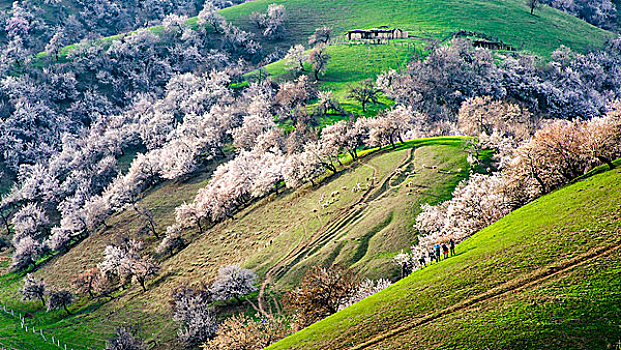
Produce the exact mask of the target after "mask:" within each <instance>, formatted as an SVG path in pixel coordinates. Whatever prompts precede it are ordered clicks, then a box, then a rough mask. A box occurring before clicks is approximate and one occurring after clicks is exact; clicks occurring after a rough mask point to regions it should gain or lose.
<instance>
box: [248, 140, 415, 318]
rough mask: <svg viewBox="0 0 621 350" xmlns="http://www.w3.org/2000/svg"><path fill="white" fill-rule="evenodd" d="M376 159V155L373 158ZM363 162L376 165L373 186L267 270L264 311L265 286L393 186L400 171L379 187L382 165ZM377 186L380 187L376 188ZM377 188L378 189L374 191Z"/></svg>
mask: <svg viewBox="0 0 621 350" xmlns="http://www.w3.org/2000/svg"><path fill="white" fill-rule="evenodd" d="M415 150H416V149H415V148H412V149H411V151H410V152H408V153H409V154H408V156H407V157H406V159H405V160H404V161H402V162H401V163H400V164H399V165H398V166H397V167H396V168H395V170H396V169H400V168H402V167H404V166H405V165H407V164H408V163H409V162H411V161H412V159H413V157H414V152H415ZM371 159H372V158H371ZM362 166H365V167H370V168H372V169H373V175H372V178H371V184H370V186H369V188H368V189H367V190H366V191H365V192H364V193H363V194H362V196H361V197H360V199H359V200H358V201H356V202H355V203H354V204H352V205H350V206H349V207H347V208H343V209H341V212H340V213H339V214H338V215H337V216H335V217H333V218H332V219H330V220H329V221H328V222H327V223H326V224H325V225H323V226H322V227H321V228H320V229H319V230H317V231H316V232H315V233H313V234H312V235H311V236H310V237H309V238H307V239H306V240H304V241H303V242H301V243H300V244H298V246H297V247H296V248H294V249H293V250H292V251H290V252H289V253H287V255H285V256H284V257H283V258H281V259H280V260H279V261H278V262H277V263H276V264H275V265H274V266H272V267H271V268H270V269H269V270H268V271H267V272H266V274H265V278H264V279H263V282H262V283H261V286H260V288H259V296H258V308H259V311H260V312H261V313H263V314H264V315H268V312H267V310H266V308H265V306H266V300H265V290H266V288H267V286H268V285H269V284H270V283H272V282H273V279H274V278H275V277H277V276H278V275H279V274H280V273H281V272H282V271H286V270H287V268H288V267H291V266H293V265H295V264H297V263H298V262H299V261H301V260H302V259H303V258H304V257H306V256H308V255H310V254H312V253H313V252H314V251H315V250H316V249H319V248H320V247H321V246H322V245H323V244H324V243H326V242H327V241H329V240H330V239H331V238H332V237H333V235H334V234H335V233H338V232H339V231H340V230H341V229H342V228H344V227H345V226H347V225H348V224H350V223H351V222H353V221H354V220H356V219H358V218H359V217H361V216H362V215H363V214H364V211H366V210H367V208H368V207H369V203H371V202H373V201H375V200H378V199H380V198H382V197H383V195H384V194H385V193H386V191H387V189H388V188H389V184H390V181H391V180H392V179H393V177H394V176H395V175H396V173H395V172H394V171H393V172H392V173H391V174H390V175H388V176H387V177H386V179H385V180H384V181H382V183H381V185H380V186H379V188H377V187H376V183H375V182H376V178H377V175H378V169H377V168H376V167H374V166H373V165H371V164H369V163H368V162H366V163H363V164H362ZM376 188H377V190H376ZM374 190H375V191H374Z"/></svg>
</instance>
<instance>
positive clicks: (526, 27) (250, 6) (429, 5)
mask: <svg viewBox="0 0 621 350" xmlns="http://www.w3.org/2000/svg"><path fill="white" fill-rule="evenodd" d="M271 3H276V4H283V5H285V8H286V9H287V13H288V21H287V26H286V28H287V30H288V35H287V39H286V40H285V43H284V44H288V45H290V44H292V43H294V42H295V43H299V42H301V41H303V40H304V38H306V37H308V36H309V35H310V34H311V33H312V32H313V31H314V29H315V28H317V27H319V26H321V25H328V26H331V27H333V28H334V31H335V34H337V35H341V34H343V33H344V32H346V31H347V30H350V29H357V28H370V27H375V26H379V25H390V26H394V27H400V28H403V29H404V30H408V31H410V32H412V34H415V35H419V36H426V37H436V38H443V37H444V36H446V35H448V34H450V33H451V32H454V31H456V30H460V29H465V30H475V31H480V32H484V33H487V34H489V35H492V36H496V37H498V38H500V39H502V40H503V41H505V42H507V43H509V44H511V45H513V46H514V47H517V48H523V49H525V50H528V51H531V52H533V53H536V54H542V55H547V54H549V53H550V52H551V51H553V50H555V49H556V48H557V47H558V46H559V45H560V44H565V45H567V46H570V47H572V48H574V49H577V50H583V49H585V48H587V47H588V46H599V45H601V44H602V43H603V41H604V40H605V38H607V37H609V36H610V34H609V33H607V32H606V31H603V30H601V29H598V28H596V27H593V26H591V25H589V24H587V23H585V22H583V21H581V20H579V19H577V18H574V17H572V16H569V15H567V14H565V13H562V12H560V11H557V10H555V9H552V8H550V7H542V9H541V10H540V11H538V12H537V13H536V15H535V16H531V15H530V13H529V11H528V8H527V6H526V3H525V2H524V1H521V0H473V1H460V0H417V1H409V0H392V1H381V0H359V1H354V0H316V1H308V0H254V1H251V2H248V3H245V4H242V5H240V6H235V7H231V8H228V9H224V10H222V14H223V15H225V16H226V17H227V18H228V19H229V20H232V21H233V23H235V24H236V25H239V26H240V27H242V28H244V29H249V30H250V29H251V25H250V24H249V23H248V21H246V16H247V15H249V14H250V13H251V12H253V11H265V9H266V8H267V5H268V4H271Z"/></svg>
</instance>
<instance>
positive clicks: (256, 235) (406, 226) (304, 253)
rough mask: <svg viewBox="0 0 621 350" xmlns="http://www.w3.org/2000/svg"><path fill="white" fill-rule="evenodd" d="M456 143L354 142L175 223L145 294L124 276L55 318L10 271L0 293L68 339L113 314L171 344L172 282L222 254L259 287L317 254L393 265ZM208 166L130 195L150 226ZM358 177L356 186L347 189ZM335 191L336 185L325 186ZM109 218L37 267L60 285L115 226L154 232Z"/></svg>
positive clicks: (199, 274)
mask: <svg viewBox="0 0 621 350" xmlns="http://www.w3.org/2000/svg"><path fill="white" fill-rule="evenodd" d="M464 144H465V142H464V139H461V138H435V139H422V140H413V141H409V142H407V143H406V144H404V145H401V146H399V147H398V148H397V149H396V150H390V149H387V150H382V151H379V152H378V151H377V150H368V151H364V152H363V154H364V156H363V158H362V159H361V161H360V162H358V163H354V164H350V165H347V166H346V168H345V169H344V170H343V171H341V172H340V173H339V174H337V175H335V176H332V177H329V178H326V179H324V180H323V181H322V183H321V184H320V185H318V186H317V187H312V186H305V187H303V188H301V189H299V190H297V191H287V192H284V193H281V194H280V195H278V196H275V195H274V194H273V195H271V196H269V197H268V198H265V199H263V200H260V201H258V202H256V203H253V204H252V205H251V206H249V207H248V208H246V209H244V210H243V211H242V212H240V213H238V214H237V215H235V219H234V220H227V221H225V222H222V223H220V224H218V225H216V226H214V227H212V228H210V229H209V230H208V231H207V232H205V233H204V234H203V235H199V234H198V232H196V230H189V231H187V232H186V233H185V238H186V240H187V241H188V242H190V244H189V246H188V247H186V248H185V249H184V250H182V251H181V252H180V253H178V254H176V255H174V256H173V257H171V258H166V259H164V258H161V257H160V261H161V264H162V274H161V276H160V277H159V278H158V279H157V280H156V281H154V282H153V283H152V284H151V285H150V286H149V291H148V292H147V293H142V292H141V291H140V290H139V288H134V287H132V288H130V289H128V290H126V291H123V292H121V293H120V294H119V295H118V296H116V297H115V298H114V299H112V300H109V301H108V300H107V299H106V298H104V299H101V300H97V301H86V300H82V301H81V302H79V303H78V304H77V305H76V307H75V308H74V309H72V311H73V312H74V313H75V314H76V315H75V316H70V317H68V318H64V319H63V316H64V314H63V312H62V311H61V312H52V313H45V312H43V311H42V310H41V308H40V304H37V303H23V302H21V301H19V297H18V296H17V294H18V289H19V287H20V285H21V278H20V276H16V275H15V274H5V275H2V276H0V303H2V304H6V305H7V306H10V307H12V308H14V309H16V310H19V311H20V312H26V311H28V312H31V313H32V314H33V315H34V318H33V320H32V321H29V322H31V323H32V324H33V325H35V326H36V327H37V329H39V328H44V329H45V330H46V332H48V333H54V334H56V335H57V336H58V337H60V338H61V339H64V340H65V341H66V342H67V343H69V345H71V346H73V347H74V349H76V350H77V349H80V348H82V347H85V346H101V345H103V342H104V340H105V339H106V338H107V337H109V336H110V335H111V333H112V332H113V330H114V328H115V327H116V326H118V325H121V324H124V325H129V326H133V325H140V327H139V330H140V336H141V337H142V338H144V339H146V340H155V341H156V342H157V344H159V346H158V347H157V348H158V349H169V348H170V346H174V345H175V342H174V340H173V339H174V337H175V332H176V326H175V324H174V323H173V322H172V320H171V319H170V314H169V306H168V300H169V297H170V293H171V291H172V289H174V288H176V287H177V286H179V285H180V284H183V283H196V282H198V281H207V282H210V281H211V280H212V279H213V278H214V277H215V274H216V272H217V269H218V268H219V267H220V266H222V265H226V264H230V263H241V264H243V265H244V266H246V267H248V268H251V269H253V270H254V271H256V272H257V273H258V274H259V275H260V276H261V277H262V280H263V279H266V280H268V282H269V283H266V284H265V285H262V286H261V287H262V288H263V289H264V290H265V291H266V292H267V293H268V294H270V293H272V292H274V293H277V292H278V291H282V290H286V289H288V288H290V287H291V285H292V284H295V283H297V281H299V278H300V276H301V275H302V274H303V273H304V271H305V270H306V269H307V268H308V267H309V266H313V265H315V264H319V263H326V262H339V263H342V264H345V265H348V266H352V267H354V268H355V269H357V270H358V271H360V272H361V273H362V274H363V275H364V276H368V277H371V278H379V277H392V276H395V275H396V274H398V268H397V267H396V266H395V265H394V264H393V263H392V256H394V255H395V254H397V253H399V252H400V251H402V250H407V249H409V247H410V245H411V244H412V242H413V240H414V239H415V232H414V230H413V228H412V224H413V220H414V217H415V215H416V213H417V212H418V211H419V210H420V205H421V204H422V203H428V202H429V203H436V202H438V201H440V200H444V199H447V198H449V196H450V194H451V192H452V190H453V189H454V187H455V186H456V185H457V183H458V182H459V181H461V180H462V179H464V178H465V177H466V176H467V174H468V169H469V168H468V163H467V162H466V154H465V152H464V151H463V147H464ZM344 162H345V163H346V164H347V162H348V160H347V159H344ZM423 165H425V166H423ZM432 166H436V167H437V169H433V168H432ZM397 169H401V170H402V171H397ZM209 174H210V170H209V169H205V171H203V172H201V173H200V174H198V175H197V176H195V177H193V178H190V179H188V180H186V181H180V182H168V183H164V184H162V185H160V186H157V187H155V188H153V189H151V190H149V191H147V192H146V193H145V196H144V198H143V199H142V200H141V201H140V202H139V205H142V206H145V207H147V208H149V209H151V210H153V212H154V214H155V217H156V226H157V229H158V230H159V231H163V230H165V228H166V226H167V225H170V224H172V223H173V222H174V208H175V207H176V206H178V205H180V204H181V203H183V202H184V201H191V200H192V199H193V197H194V195H195V193H196V191H197V190H198V188H200V187H202V186H204V185H205V184H206V183H207V181H208V178H209ZM358 183H360V185H361V190H360V191H357V192H353V191H352V188H353V187H354V186H356V184H358ZM335 191H338V192H339V194H338V195H334V196H332V193H333V192H335ZM322 197H323V198H324V203H325V202H329V205H327V206H326V207H323V206H322V205H320V204H319V202H320V200H321V198H322ZM108 224H109V225H110V226H112V227H113V229H111V230H107V231H101V232H98V233H96V234H94V235H92V236H90V237H89V238H87V239H85V240H84V241H83V242H81V243H80V244H79V245H77V246H76V247H74V248H72V249H71V250H70V251H69V252H68V253H66V254H64V255H62V256H60V257H56V258H53V259H52V260H51V261H49V262H47V263H46V264H45V265H44V266H43V267H42V268H41V269H40V270H39V271H37V272H36V275H38V276H41V277H44V278H45V280H46V281H47V282H48V284H50V285H52V286H68V285H70V283H71V281H72V279H73V278H74V277H75V276H76V273H77V272H79V271H82V270H84V269H85V268H88V267H91V266H94V265H95V264H97V263H98V262H99V261H101V259H102V258H103V252H102V251H103V248H104V247H105V246H106V245H107V244H109V243H111V242H113V241H114V239H115V237H116V236H117V235H119V234H121V233H128V234H130V235H131V236H133V237H137V238H139V239H141V240H144V241H145V242H146V245H147V248H146V249H147V251H152V250H153V249H154V247H155V246H156V245H157V243H158V242H159V240H156V239H155V238H153V237H150V236H147V235H146V234H141V233H139V231H140V230H139V229H140V226H141V224H140V220H139V218H138V217H137V216H136V214H135V212H134V211H133V210H131V209H130V210H127V211H125V212H122V213H120V214H118V215H115V216H114V217H113V218H111V220H109V222H108ZM4 266H6V263H5V264H4ZM253 297H254V298H256V295H254V296H253ZM17 327H19V324H18V325H17ZM14 329H15V324H14V321H12V320H10V319H6V318H2V315H1V314H0V339H13V340H14V341H16V342H17V339H20V338H19V337H18V338H17V339H15V338H14V337H16V336H19V335H20V334H19V333H17V334H16V333H13V331H14ZM16 344H17V343H16ZM42 349H46V348H45V347H42Z"/></svg>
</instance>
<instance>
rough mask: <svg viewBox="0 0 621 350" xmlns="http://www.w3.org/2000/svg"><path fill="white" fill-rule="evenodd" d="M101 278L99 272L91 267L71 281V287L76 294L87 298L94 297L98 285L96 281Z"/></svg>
mask: <svg viewBox="0 0 621 350" xmlns="http://www.w3.org/2000/svg"><path fill="white" fill-rule="evenodd" d="M100 278H102V274H101V271H99V269H98V268H97V267H91V268H90V269H87V270H86V271H84V272H82V273H80V274H79V275H78V276H77V277H76V278H75V279H74V280H73V283H72V284H73V287H74V288H75V289H76V292H77V293H78V294H86V295H88V296H89V297H91V298H93V297H95V290H96V286H97V283H98V281H97V280H98V279H100Z"/></svg>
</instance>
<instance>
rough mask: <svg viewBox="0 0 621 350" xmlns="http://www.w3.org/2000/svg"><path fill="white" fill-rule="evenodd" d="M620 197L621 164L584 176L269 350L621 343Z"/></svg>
mask: <svg viewBox="0 0 621 350" xmlns="http://www.w3.org/2000/svg"><path fill="white" fill-rule="evenodd" d="M620 206H621V170H613V171H608V172H605V173H602V174H599V175H596V176H594V177H591V178H589V179H586V180H583V181H580V182H578V183H576V184H574V185H571V186H568V187H566V188H563V189H561V190H559V191H556V192H555V193H552V194H550V195H547V196H545V197H542V198H540V199H539V200H537V201H535V202H533V203H531V204H529V205H527V206H525V207H523V208H521V209H519V210H516V211H515V212H513V213H511V214H510V215H508V216H507V217H505V218H503V219H502V220H500V221H499V222H497V223H496V224H493V225H492V226H490V227H488V228H486V229H484V230H482V231H481V232H479V233H477V234H476V235H474V236H473V237H471V238H470V239H468V240H466V241H465V242H463V243H462V244H460V245H458V246H457V255H456V256H455V257H452V258H450V259H449V260H446V261H442V262H441V263H439V264H434V265H431V266H428V267H426V268H424V269H423V270H420V271H417V272H415V273H413V274H412V275H411V276H409V277H407V278H406V279H404V280H401V281H400V282H398V283H396V284H395V285H393V286H391V287H389V288H388V289H386V290H384V291H382V292H380V293H378V294H376V295H374V296H372V297H369V298H367V299H365V300H364V301H362V302H360V303H358V304H355V305H353V306H352V307H350V308H347V309H345V310H344V311H342V312H339V313H337V314H335V315H333V316H331V317H329V318H327V319H325V320H323V321H320V322H318V323H316V324H314V325H312V326H311V327H309V328H307V329H305V330H303V331H302V332H300V333H298V334H295V335H293V336H291V337H289V338H286V339H284V340H283V341H281V342H279V343H277V344H275V345H274V346H272V347H270V349H429V348H439V349H474V348H476V349H526V348H528V349H610V348H617V346H618V343H619V341H620V340H621V328H620V326H621V251H620V247H621V212H620V211H619V208H620Z"/></svg>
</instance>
